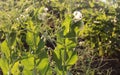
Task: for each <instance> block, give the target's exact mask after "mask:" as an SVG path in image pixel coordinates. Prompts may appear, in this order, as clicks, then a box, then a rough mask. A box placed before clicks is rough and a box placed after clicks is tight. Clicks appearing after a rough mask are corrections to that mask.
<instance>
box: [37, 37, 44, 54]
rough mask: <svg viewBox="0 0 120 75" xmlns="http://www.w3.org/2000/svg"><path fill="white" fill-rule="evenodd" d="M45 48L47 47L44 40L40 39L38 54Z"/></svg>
mask: <svg viewBox="0 0 120 75" xmlns="http://www.w3.org/2000/svg"><path fill="white" fill-rule="evenodd" d="M44 47H45V42H44V39H40V41H39V43H38V48H37V51H36V53H40V51H41V49H42V48H44Z"/></svg>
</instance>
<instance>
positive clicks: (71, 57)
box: [66, 50, 78, 65]
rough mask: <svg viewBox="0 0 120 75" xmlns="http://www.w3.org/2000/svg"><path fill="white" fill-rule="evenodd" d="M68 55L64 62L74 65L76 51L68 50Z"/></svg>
mask: <svg viewBox="0 0 120 75" xmlns="http://www.w3.org/2000/svg"><path fill="white" fill-rule="evenodd" d="M68 55H69V58H68V60H67V61H66V64H67V65H74V64H75V63H76V61H77V60H78V56H77V52H76V51H73V50H70V51H68Z"/></svg>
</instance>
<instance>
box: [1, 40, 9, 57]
mask: <svg viewBox="0 0 120 75" xmlns="http://www.w3.org/2000/svg"><path fill="white" fill-rule="evenodd" d="M1 51H2V52H3V53H5V56H6V57H7V58H9V57H10V50H9V47H8V44H7V41H6V40H5V41H4V42H2V44H1Z"/></svg>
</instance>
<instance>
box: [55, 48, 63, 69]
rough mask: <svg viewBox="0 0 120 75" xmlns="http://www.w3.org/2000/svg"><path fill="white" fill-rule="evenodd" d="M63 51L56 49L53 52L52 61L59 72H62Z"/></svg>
mask: <svg viewBox="0 0 120 75" xmlns="http://www.w3.org/2000/svg"><path fill="white" fill-rule="evenodd" d="M61 51H63V50H61V49H59V48H56V49H55V50H54V51H53V60H54V61H55V62H56V65H57V67H58V69H59V70H62V66H61V65H62V52H61Z"/></svg>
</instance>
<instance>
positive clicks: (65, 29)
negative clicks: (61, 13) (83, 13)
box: [62, 15, 71, 35]
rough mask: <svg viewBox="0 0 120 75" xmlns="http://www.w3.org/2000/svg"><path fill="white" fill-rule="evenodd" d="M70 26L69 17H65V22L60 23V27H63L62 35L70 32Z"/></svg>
mask: <svg viewBox="0 0 120 75" xmlns="http://www.w3.org/2000/svg"><path fill="white" fill-rule="evenodd" d="M70 24H71V17H70V16H69V15H66V17H65V20H64V21H63V23H62V26H63V27H64V32H63V35H66V34H67V33H68V32H69V31H70Z"/></svg>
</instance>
